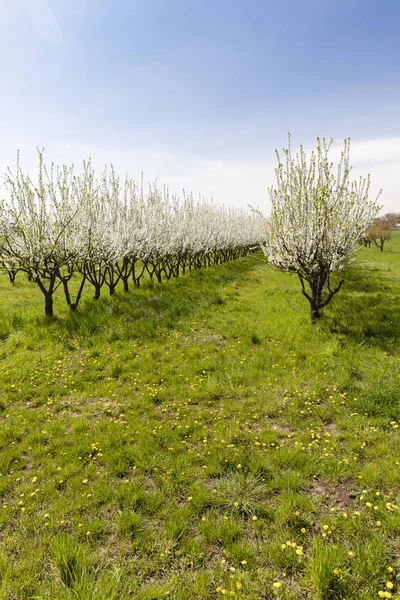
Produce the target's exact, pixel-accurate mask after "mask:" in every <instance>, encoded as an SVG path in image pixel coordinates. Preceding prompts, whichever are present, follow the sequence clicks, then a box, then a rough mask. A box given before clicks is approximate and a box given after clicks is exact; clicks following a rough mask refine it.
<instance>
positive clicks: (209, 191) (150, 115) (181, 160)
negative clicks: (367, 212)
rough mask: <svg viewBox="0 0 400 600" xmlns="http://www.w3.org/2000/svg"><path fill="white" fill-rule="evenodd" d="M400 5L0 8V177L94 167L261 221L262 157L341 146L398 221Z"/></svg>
mask: <svg viewBox="0 0 400 600" xmlns="http://www.w3.org/2000/svg"><path fill="white" fill-rule="evenodd" d="M399 30H400V3H399V2H398V1H397V0H383V1H382V2H378V1H377V0H279V1H278V0H273V1H270V0H37V1H36V0H0V52H1V61H0V75H1V83H2V85H1V94H0V125H1V128H0V134H1V138H0V140H1V141H0V172H3V171H4V170H5V168H6V166H7V165H13V164H14V163H15V156H16V151H17V149H19V150H20V151H21V162H22V165H23V166H26V168H27V170H33V168H34V167H33V165H34V164H35V161H36V157H35V152H36V150H35V148H36V146H41V147H42V146H44V147H45V148H46V156H47V159H48V160H49V161H51V160H54V161H55V162H56V163H57V162H68V163H71V162H74V163H75V164H76V165H79V164H80V163H81V161H82V160H83V159H84V158H88V157H89V156H91V157H92V159H93V161H94V163H95V165H96V166H99V167H101V166H103V164H104V163H110V162H112V163H113V164H114V166H115V168H116V170H117V171H118V172H120V173H121V174H122V175H124V174H125V173H126V172H129V174H131V175H132V176H133V177H134V178H138V179H139V177H140V172H141V171H142V170H143V171H144V177H145V180H153V179H154V178H155V177H158V179H159V181H160V183H166V184H167V185H168V186H169V187H170V189H171V191H174V192H179V191H180V190H181V189H182V188H185V189H186V190H188V191H190V190H191V191H193V192H195V193H196V194H198V193H201V194H202V195H204V196H208V197H210V196H213V197H214V199H215V201H217V202H218V203H224V204H234V205H240V204H247V203H251V204H253V205H259V206H260V207H261V208H262V209H264V210H265V212H268V206H269V204H268V193H267V187H268V185H270V184H271V183H273V182H274V167H275V162H276V161H275V156H274V149H275V148H281V147H282V146H285V144H286V136H287V132H288V131H290V132H291V134H292V145H293V147H294V148H295V147H297V146H298V144H300V143H302V144H303V145H304V146H305V147H311V146H313V144H314V141H315V137H316V136H317V135H319V136H320V137H323V136H326V137H331V136H332V137H334V138H335V141H336V145H337V146H338V147H339V146H340V145H341V143H342V140H343V138H344V137H351V139H352V153H351V156H352V160H351V162H352V164H353V165H354V175H359V174H367V173H370V174H371V179H372V186H371V190H372V192H375V191H376V190H377V189H379V188H383V194H382V196H381V200H380V202H381V204H383V205H384V209H385V210H396V211H399V212H400V176H399V174H400V103H399V99H400V93H399V92H400V37H399V34H398V32H399Z"/></svg>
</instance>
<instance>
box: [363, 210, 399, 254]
mask: <svg viewBox="0 0 400 600" xmlns="http://www.w3.org/2000/svg"><path fill="white" fill-rule="evenodd" d="M395 226H396V224H395V223H394V221H393V218H387V216H386V215H385V216H384V217H378V218H376V219H374V222H373V223H371V225H369V226H368V227H367V230H366V233H365V238H366V239H367V241H368V246H370V245H371V243H372V242H373V243H374V244H375V246H377V247H378V248H380V249H381V251H382V252H383V247H384V245H385V243H386V242H387V241H389V240H390V238H391V237H392V230H393V229H394V228H395Z"/></svg>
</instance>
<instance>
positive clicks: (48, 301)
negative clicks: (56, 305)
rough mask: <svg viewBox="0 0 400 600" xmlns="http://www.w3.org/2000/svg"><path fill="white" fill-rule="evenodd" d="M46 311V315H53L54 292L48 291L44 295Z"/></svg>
mask: <svg viewBox="0 0 400 600" xmlns="http://www.w3.org/2000/svg"><path fill="white" fill-rule="evenodd" d="M44 302H45V304H44V313H45V315H46V317H52V316H53V293H52V292H51V293H47V294H45V296H44Z"/></svg>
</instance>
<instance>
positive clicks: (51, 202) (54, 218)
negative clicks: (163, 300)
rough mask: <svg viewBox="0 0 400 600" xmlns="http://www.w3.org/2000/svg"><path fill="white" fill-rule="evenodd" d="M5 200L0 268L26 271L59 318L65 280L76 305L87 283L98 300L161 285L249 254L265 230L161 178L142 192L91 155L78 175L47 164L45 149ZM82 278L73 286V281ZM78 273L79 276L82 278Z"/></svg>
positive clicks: (11, 182) (9, 180) (12, 177)
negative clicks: (146, 282)
mask: <svg viewBox="0 0 400 600" xmlns="http://www.w3.org/2000/svg"><path fill="white" fill-rule="evenodd" d="M5 184H6V190H7V191H8V201H7V202H6V201H3V202H2V203H1V204H0V265H1V267H2V268H3V269H5V270H6V271H7V272H8V274H9V277H10V280H11V281H14V279H15V276H16V274H17V272H18V271H23V272H25V273H26V274H27V275H28V278H29V279H30V280H31V281H33V282H35V283H36V284H37V286H38V287H39V289H40V291H41V292H42V293H43V296H44V300H45V314H46V315H48V316H52V315H53V297H54V293H55V291H56V290H57V288H59V287H60V286H61V287H62V289H63V291H64V296H65V300H66V302H67V304H68V306H69V307H70V308H71V309H72V310H75V309H76V308H77V306H78V304H79V302H80V299H81V297H82V292H83V289H84V286H85V285H86V284H90V285H92V286H93V288H94V297H95V298H99V297H100V294H101V290H102V288H103V287H104V286H106V287H107V288H108V289H109V292H110V294H114V293H115V289H116V286H117V285H118V283H119V282H122V283H123V287H124V290H125V291H128V289H129V284H130V283H131V284H133V286H135V287H139V286H140V283H141V280H142V278H143V277H144V275H145V274H147V275H148V276H149V277H150V278H151V279H156V280H157V281H158V282H161V281H162V279H163V278H166V279H170V278H171V277H177V276H178V275H179V274H181V273H182V274H184V273H185V271H186V270H187V269H192V268H201V267H205V266H210V265H213V264H219V263H221V262H224V261H228V260H233V259H236V258H238V257H240V256H243V255H244V254H246V253H247V252H248V251H249V250H250V249H251V248H252V247H254V246H255V245H257V244H258V243H259V241H260V239H262V237H263V225H262V222H261V220H260V219H259V218H258V217H257V216H256V215H254V214H252V213H249V212H248V211H245V210H242V209H226V208H224V207H219V206H216V205H214V204H213V202H208V201H205V200H204V199H199V200H195V199H194V198H193V196H192V195H185V194H184V195H183V198H179V197H177V196H171V195H170V194H169V192H168V190H167V189H166V188H163V189H159V187H158V186H157V183H155V184H153V185H151V186H149V188H148V190H147V191H146V192H144V190H143V184H142V185H141V186H140V187H138V186H137V185H136V184H135V182H134V181H133V180H131V179H129V178H126V179H125V180H121V179H120V178H119V177H118V176H117V175H116V173H115V171H114V169H113V167H110V168H108V169H107V168H106V169H105V170H104V171H103V173H102V174H101V176H100V178H96V176H95V173H94V170H93V168H92V165H91V162H90V161H89V162H86V163H84V165H83V171H82V173H81V174H80V175H75V174H74V170H73V167H66V166H63V167H61V168H55V167H54V165H51V166H50V167H49V168H47V167H46V166H45V164H44V160H43V152H42V151H40V152H39V170H38V179H37V182H34V181H33V180H32V179H31V178H30V177H29V176H28V175H25V174H24V173H23V171H22V169H21V167H20V164H19V161H18V164H17V169H16V172H15V173H12V172H11V171H8V172H7V174H6V177H5ZM74 275H77V276H78V277H79V284H78V285H76V284H75V285H74V288H73V289H74V290H75V295H74V297H73V294H72V291H71V285H70V284H71V280H72V277H73V276H74ZM75 279H76V278H75Z"/></svg>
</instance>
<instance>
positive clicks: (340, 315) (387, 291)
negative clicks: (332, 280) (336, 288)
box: [324, 271, 400, 351]
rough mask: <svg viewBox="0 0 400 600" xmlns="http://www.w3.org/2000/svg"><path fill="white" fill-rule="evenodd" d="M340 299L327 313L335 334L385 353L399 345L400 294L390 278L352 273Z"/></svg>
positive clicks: (329, 326)
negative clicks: (377, 348) (390, 283)
mask: <svg viewBox="0 0 400 600" xmlns="http://www.w3.org/2000/svg"><path fill="white" fill-rule="evenodd" d="M340 296H341V297H340V299H339V298H338V300H339V301H337V302H336V303H335V304H333V305H332V310H330V311H328V312H327V313H326V319H325V323H324V326H325V327H326V328H327V329H328V330H329V331H330V332H331V333H335V334H338V335H343V336H346V337H350V338H352V339H353V340H354V341H355V342H357V343H358V344H368V345H370V346H377V347H379V348H381V349H383V350H385V351H390V350H391V349H392V348H393V347H394V346H397V345H398V344H399V340H400V318H399V314H400V308H399V294H398V292H397V291H396V289H395V287H394V286H390V285H389V283H388V281H387V279H385V278H384V277H382V276H379V274H378V273H374V274H373V276H371V275H370V274H369V273H368V272H366V271H357V272H354V271H351V272H350V273H349V274H348V278H346V283H345V285H344V287H343V291H342V292H341V293H340Z"/></svg>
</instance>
